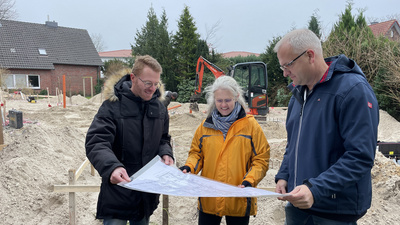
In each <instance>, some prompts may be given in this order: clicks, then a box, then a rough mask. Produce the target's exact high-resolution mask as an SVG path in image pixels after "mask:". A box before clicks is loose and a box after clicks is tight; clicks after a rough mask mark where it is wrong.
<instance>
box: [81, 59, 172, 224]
mask: <svg viewBox="0 0 400 225" xmlns="http://www.w3.org/2000/svg"><path fill="white" fill-rule="evenodd" d="M161 73H162V68H161V65H160V64H159V63H158V62H157V60H155V59H154V58H152V57H151V56H148V55H146V56H139V57H137V58H136V60H135V64H134V66H133V68H132V72H131V73H128V74H126V73H123V74H122V75H123V76H122V77H121V76H113V77H111V78H110V79H109V80H107V82H106V84H105V96H106V101H104V102H103V104H102V105H101V107H100V108H99V111H98V113H97V114H96V116H95V117H94V119H93V122H92V124H91V126H90V128H89V130H88V132H87V136H86V144H85V146H86V155H87V157H88V159H89V160H90V162H91V163H92V165H93V166H94V167H95V168H96V170H97V171H98V172H99V174H100V176H101V177H102V183H101V188H100V194H99V199H98V204H97V215H96V218H98V219H103V223H104V224H126V223H127V221H128V220H129V222H130V224H131V225H142V224H143V225H144V224H149V218H150V215H151V214H152V213H153V211H154V210H155V209H156V208H157V205H158V203H159V195H158V194H151V193H144V192H139V191H133V190H129V189H126V188H124V187H121V186H118V185H117V184H118V183H120V182H122V181H128V182H129V181H130V176H132V175H133V174H134V173H135V172H137V171H138V170H139V169H141V168H142V167H143V166H144V165H146V163H148V162H149V161H150V160H152V159H153V158H154V157H155V156H156V155H159V156H160V157H162V159H163V161H164V163H165V164H167V165H172V164H173V163H174V159H173V154H172V148H171V144H170V139H171V136H170V135H169V134H168V129H169V117H168V111H167V109H166V108H165V106H164V105H163V104H162V103H161V102H160V100H159V98H160V96H161V92H160V89H159V88H160V86H161V83H160V75H161Z"/></svg>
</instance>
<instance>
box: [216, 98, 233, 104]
mask: <svg viewBox="0 0 400 225" xmlns="http://www.w3.org/2000/svg"><path fill="white" fill-rule="evenodd" d="M232 101H233V99H231V98H228V99H217V100H216V102H218V103H220V104H222V103H224V102H225V103H226V104H228V103H230V102H232Z"/></svg>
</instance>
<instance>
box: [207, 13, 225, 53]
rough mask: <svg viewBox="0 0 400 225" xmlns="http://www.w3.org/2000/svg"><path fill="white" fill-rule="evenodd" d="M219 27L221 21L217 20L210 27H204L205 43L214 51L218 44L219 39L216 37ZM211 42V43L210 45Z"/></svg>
mask: <svg viewBox="0 0 400 225" xmlns="http://www.w3.org/2000/svg"><path fill="white" fill-rule="evenodd" d="M220 25H221V20H218V21H217V22H216V23H215V24H213V25H212V26H211V27H207V25H206V38H205V41H206V42H207V44H209V45H210V46H209V47H210V48H212V49H214V48H215V47H216V46H217V45H218V42H219V38H217V37H216V34H217V31H218V30H219V28H220ZM212 42H213V43H212Z"/></svg>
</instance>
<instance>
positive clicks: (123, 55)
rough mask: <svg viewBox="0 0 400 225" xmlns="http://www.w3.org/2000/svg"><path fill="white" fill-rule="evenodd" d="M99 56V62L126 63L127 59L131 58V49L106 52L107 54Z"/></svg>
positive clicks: (103, 53) (101, 53) (100, 53)
mask: <svg viewBox="0 0 400 225" xmlns="http://www.w3.org/2000/svg"><path fill="white" fill-rule="evenodd" d="M99 56H100V58H101V61H103V62H107V61H109V60H113V59H118V60H121V61H126V60H127V59H129V58H131V57H132V50H131V49H122V50H115V51H107V52H99Z"/></svg>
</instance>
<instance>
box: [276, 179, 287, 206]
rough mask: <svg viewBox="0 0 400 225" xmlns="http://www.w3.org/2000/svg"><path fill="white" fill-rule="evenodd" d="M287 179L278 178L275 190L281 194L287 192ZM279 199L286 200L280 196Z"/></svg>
mask: <svg viewBox="0 0 400 225" xmlns="http://www.w3.org/2000/svg"><path fill="white" fill-rule="evenodd" d="M286 188H287V181H286V180H278V182H277V183H276V187H275V192H276V193H279V194H286ZM278 199H279V200H282V201H285V200H284V199H283V198H282V197H279V198H278Z"/></svg>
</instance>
